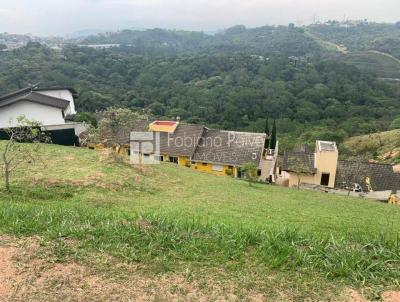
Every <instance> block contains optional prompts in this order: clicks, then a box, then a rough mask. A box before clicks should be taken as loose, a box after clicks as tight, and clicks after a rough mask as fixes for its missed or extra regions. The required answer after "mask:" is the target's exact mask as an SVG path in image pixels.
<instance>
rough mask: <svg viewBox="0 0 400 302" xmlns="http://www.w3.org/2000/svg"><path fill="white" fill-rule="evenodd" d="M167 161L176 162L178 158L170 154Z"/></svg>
mask: <svg viewBox="0 0 400 302" xmlns="http://www.w3.org/2000/svg"><path fill="white" fill-rule="evenodd" d="M169 161H170V162H171V163H174V164H177V163H178V158H177V157H175V156H170V157H169Z"/></svg>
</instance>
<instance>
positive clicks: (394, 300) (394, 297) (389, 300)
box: [382, 291, 400, 302]
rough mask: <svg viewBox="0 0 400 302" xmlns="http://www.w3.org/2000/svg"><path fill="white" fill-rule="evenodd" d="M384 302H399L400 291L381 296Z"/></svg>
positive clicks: (385, 293)
mask: <svg viewBox="0 0 400 302" xmlns="http://www.w3.org/2000/svg"><path fill="white" fill-rule="evenodd" d="M382 300H383V301H384V302H400V291H387V292H384V293H383V294H382Z"/></svg>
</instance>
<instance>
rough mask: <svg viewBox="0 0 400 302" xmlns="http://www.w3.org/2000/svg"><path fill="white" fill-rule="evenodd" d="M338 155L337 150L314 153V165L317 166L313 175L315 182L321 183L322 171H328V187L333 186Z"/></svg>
mask: <svg viewBox="0 0 400 302" xmlns="http://www.w3.org/2000/svg"><path fill="white" fill-rule="evenodd" d="M338 157H339V154H338V152H329V151H320V152H317V153H316V154H315V166H316V168H317V174H316V175H315V177H316V181H317V184H320V183H321V176H322V173H329V174H330V175H329V184H328V187H330V188H333V187H335V179H336V169H337V162H338Z"/></svg>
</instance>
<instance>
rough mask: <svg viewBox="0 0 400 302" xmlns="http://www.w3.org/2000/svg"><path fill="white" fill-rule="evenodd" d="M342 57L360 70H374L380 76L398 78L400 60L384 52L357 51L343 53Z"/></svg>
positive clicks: (399, 74) (399, 75)
mask: <svg viewBox="0 0 400 302" xmlns="http://www.w3.org/2000/svg"><path fill="white" fill-rule="evenodd" d="M342 59H343V60H344V62H346V63H348V64H351V65H355V66H356V67H358V68H359V69H361V70H365V71H371V72H374V73H376V74H377V75H378V76H379V77H382V78H396V79H398V78H400V71H399V70H400V61H399V60H398V59H397V58H394V57H392V56H390V55H388V54H385V53H380V52H377V51H358V52H351V53H348V54H346V55H343V56H342Z"/></svg>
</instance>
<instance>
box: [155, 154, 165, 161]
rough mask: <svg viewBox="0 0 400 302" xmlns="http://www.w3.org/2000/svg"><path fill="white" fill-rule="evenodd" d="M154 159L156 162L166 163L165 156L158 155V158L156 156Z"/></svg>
mask: <svg viewBox="0 0 400 302" xmlns="http://www.w3.org/2000/svg"><path fill="white" fill-rule="evenodd" d="M154 158H155V160H156V161H164V156H162V155H156V156H154Z"/></svg>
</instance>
